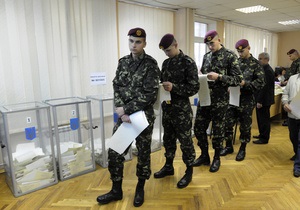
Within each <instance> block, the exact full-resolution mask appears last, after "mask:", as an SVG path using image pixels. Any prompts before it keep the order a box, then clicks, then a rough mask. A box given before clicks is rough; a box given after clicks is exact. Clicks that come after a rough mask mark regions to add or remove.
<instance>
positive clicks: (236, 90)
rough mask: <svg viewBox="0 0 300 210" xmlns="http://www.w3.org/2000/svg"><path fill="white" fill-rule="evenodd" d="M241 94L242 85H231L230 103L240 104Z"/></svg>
mask: <svg viewBox="0 0 300 210" xmlns="http://www.w3.org/2000/svg"><path fill="white" fill-rule="evenodd" d="M240 95H241V87H240V86H236V87H229V104H231V105H233V106H237V107H239V106H240Z"/></svg>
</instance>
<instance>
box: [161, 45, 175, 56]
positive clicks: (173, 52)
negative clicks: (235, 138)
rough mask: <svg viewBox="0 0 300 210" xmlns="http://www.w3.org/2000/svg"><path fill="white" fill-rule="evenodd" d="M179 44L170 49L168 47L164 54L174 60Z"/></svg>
mask: <svg viewBox="0 0 300 210" xmlns="http://www.w3.org/2000/svg"><path fill="white" fill-rule="evenodd" d="M176 48H177V44H172V45H171V46H170V47H168V48H167V49H164V52H165V54H166V56H168V57H169V58H173V57H174V56H176V55H177V49H176Z"/></svg>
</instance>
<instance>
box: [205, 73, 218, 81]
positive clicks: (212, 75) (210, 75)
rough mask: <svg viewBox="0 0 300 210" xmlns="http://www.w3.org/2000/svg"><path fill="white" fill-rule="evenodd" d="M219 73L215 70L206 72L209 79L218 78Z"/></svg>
mask: <svg viewBox="0 0 300 210" xmlns="http://www.w3.org/2000/svg"><path fill="white" fill-rule="evenodd" d="M218 76H219V74H218V73H216V72H209V73H208V74H207V79H209V80H217V79H218Z"/></svg>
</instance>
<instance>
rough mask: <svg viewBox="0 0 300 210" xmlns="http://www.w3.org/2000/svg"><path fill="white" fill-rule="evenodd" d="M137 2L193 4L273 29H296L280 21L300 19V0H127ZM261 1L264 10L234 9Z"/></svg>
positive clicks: (200, 11) (210, 14) (204, 13)
mask: <svg viewBox="0 0 300 210" xmlns="http://www.w3.org/2000/svg"><path fill="white" fill-rule="evenodd" d="M122 2H128V3H138V4H143V5H148V6H154V7H158V8H167V9H174V10H176V9H180V8H192V9H195V13H196V14H197V15H199V16H200V17H203V18H211V19H217V20H226V21H231V22H234V23H239V24H242V25H246V26H251V27H255V28H261V29H264V30H268V31H272V32H284V31H298V30H300V24H296V25H287V26H285V25H282V24H279V23H278V22H279V21H287V20H300V0H194V1H192V0H130V1H122ZM256 5H262V6H265V7H268V8H269V10H268V11H265V12H258V13H252V14H244V13H241V12H238V11H236V10H235V9H238V8H242V7H250V6H256Z"/></svg>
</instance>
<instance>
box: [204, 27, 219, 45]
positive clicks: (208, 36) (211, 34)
mask: <svg viewBox="0 0 300 210" xmlns="http://www.w3.org/2000/svg"><path fill="white" fill-rule="evenodd" d="M217 35H218V32H217V31H215V30H210V31H208V32H207V33H206V34H205V37H204V43H206V42H210V41H211V40H213V39H214V38H215V36H217Z"/></svg>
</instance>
